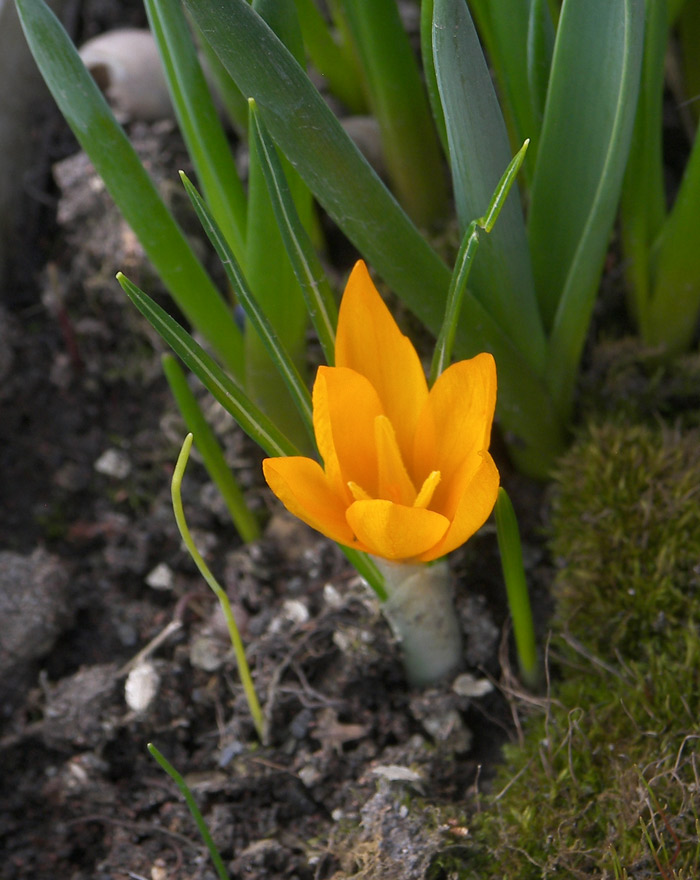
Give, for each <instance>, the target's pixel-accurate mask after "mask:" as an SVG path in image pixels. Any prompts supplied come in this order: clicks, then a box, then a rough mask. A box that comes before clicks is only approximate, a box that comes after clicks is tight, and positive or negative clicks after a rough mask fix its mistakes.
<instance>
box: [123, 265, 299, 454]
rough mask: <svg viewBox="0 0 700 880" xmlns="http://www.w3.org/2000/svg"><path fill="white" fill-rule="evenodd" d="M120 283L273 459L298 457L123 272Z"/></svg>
mask: <svg viewBox="0 0 700 880" xmlns="http://www.w3.org/2000/svg"><path fill="white" fill-rule="evenodd" d="M117 280H118V281H119V283H120V284H121V286H122V288H123V289H124V292H125V293H126V295H127V296H128V297H129V299H130V300H131V301H132V302H133V303H134V305H135V306H136V308H137V309H138V310H139V311H140V312H141V314H142V315H143V316H144V317H145V318H147V319H148V321H149V323H150V324H151V325H152V326H153V328H154V329H155V330H156V332H157V333H158V334H159V335H160V336H161V337H162V338H163V340H164V341H165V342H166V343H167V344H168V345H169V346H170V347H171V348H172V350H173V351H174V352H175V354H176V355H177V356H178V357H179V358H180V360H181V361H182V362H183V363H184V364H185V366H187V367H189V369H190V370H192V372H193V373H194V374H195V376H197V378H198V379H199V380H200V381H201V382H202V384H203V385H204V387H205V388H207V390H208V391H209V392H210V393H211V394H212V395H213V396H214V397H215V398H216V399H217V400H218V401H219V403H220V404H221V405H222V406H223V407H224V409H225V410H226V411H227V412H228V413H230V414H231V415H232V416H233V418H234V419H235V420H236V421H237V422H238V424H239V425H240V426H241V428H243V430H244V431H245V432H246V434H247V435H248V436H249V437H250V438H251V439H252V440H254V441H255V443H257V444H258V446H260V447H261V448H262V449H264V450H265V452H266V453H267V454H268V455H272V456H275V455H298V454H299V451H298V449H297V448H296V447H295V446H294V444H293V443H291V442H290V441H289V440H288V439H287V438H286V437H285V436H284V435H283V434H282V433H281V432H280V431H279V430H278V428H277V426H276V425H275V424H274V423H273V422H272V421H270V419H269V418H268V417H267V416H266V415H265V414H264V413H263V412H261V411H260V410H259V409H258V407H257V406H255V404H254V403H253V402H252V401H251V400H250V398H249V397H248V396H247V395H246V394H245V392H244V391H243V390H242V389H241V388H240V386H239V385H237V384H236V382H235V381H234V380H233V379H232V378H231V377H230V376H228V375H227V374H226V373H225V372H224V371H223V370H222V369H221V367H220V366H219V365H218V364H217V363H216V361H215V360H214V359H213V358H212V357H211V355H208V354H207V353H206V351H204V349H203V348H202V347H201V346H200V345H197V343H196V342H195V341H194V339H192V337H191V336H190V335H189V333H187V332H186V331H185V330H183V329H182V327H180V325H179V324H178V323H177V321H175V320H173V318H171V317H170V315H169V314H168V313H167V312H166V311H165V310H164V309H161V307H160V306H159V305H157V304H156V303H155V302H153V300H152V299H151V298H150V297H149V296H147V295H146V294H145V293H144V292H143V291H142V290H139V288H138V287H137V286H136V285H135V284H133V282H131V281H129V279H128V278H127V277H126V276H125V275H123V274H122V273H121V272H120V273H119V274H118V275H117Z"/></svg>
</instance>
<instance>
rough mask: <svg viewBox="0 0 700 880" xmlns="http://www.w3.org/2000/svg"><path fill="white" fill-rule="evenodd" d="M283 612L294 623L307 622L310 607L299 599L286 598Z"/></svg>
mask: <svg viewBox="0 0 700 880" xmlns="http://www.w3.org/2000/svg"><path fill="white" fill-rule="evenodd" d="M282 614H284V616H285V617H286V618H287V620H291V621H292V623H306V621H307V620H308V619H309V616H310V615H309V609H308V608H307V607H306V605H304V603H303V602H300V601H299V599H285V601H284V602H283V603H282Z"/></svg>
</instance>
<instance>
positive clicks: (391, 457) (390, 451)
mask: <svg viewBox="0 0 700 880" xmlns="http://www.w3.org/2000/svg"><path fill="white" fill-rule="evenodd" d="M374 440H375V446H376V451H377V486H376V494H375V495H372V494H371V493H370V492H368V491H367V490H366V489H365V488H364V487H362V486H360V485H358V484H357V483H355V482H354V481H352V480H349V481H348V488H349V489H350V492H351V493H352V497H353V498H354V499H355V501H371V500H373V499H382V500H384V501H393V502H394V504H402V505H404V506H405V507H421V508H427V507H428V506H429V505H430V502H431V501H432V498H433V494H434V492H435V489H436V487H437V485H438V483H439V482H440V471H432V472H431V473H430V474H429V475H428V476H427V477H426V479H425V480H424V481H423V485H422V486H421V488H420V491H419V492H416V488H415V486H414V485H413V481H412V480H411V477H410V476H409V474H408V471H407V470H406V466H405V464H404V462H403V457H402V455H401V450H400V449H399V445H398V443H397V442H396V433H395V431H394V427H393V425H392V424H391V422H390V421H389V419H388V418H387V417H386V416H384V415H380V416H377V417H376V418H375V420H374Z"/></svg>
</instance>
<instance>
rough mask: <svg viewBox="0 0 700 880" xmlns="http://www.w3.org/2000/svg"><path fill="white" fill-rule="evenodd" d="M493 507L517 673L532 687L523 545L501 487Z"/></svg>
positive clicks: (534, 670) (534, 672)
mask: <svg viewBox="0 0 700 880" xmlns="http://www.w3.org/2000/svg"><path fill="white" fill-rule="evenodd" d="M495 511H496V531H497V533H498V549H499V551H500V554H501V565H502V567H503V578H504V580H505V583H506V592H507V594H508V607H509V608H510V615H511V617H512V619H513V634H514V636H515V647H516V651H517V654H518V664H519V666H520V674H521V675H522V677H523V681H524V682H525V683H526V684H527V685H528V687H535V686H536V685H537V681H538V662H537V647H536V643H535V629H534V625H533V622H532V609H531V607H530V597H529V596H528V592H527V581H526V579H525V568H524V566H523V548H522V544H521V542H520V530H519V528H518V521H517V519H516V516H515V511H514V510H513V505H512V503H511V500H510V498H509V497H508V493H507V492H506V490H505V489H503V488H502V487H501V488H500V489H499V490H498V500H497V501H496V508H495Z"/></svg>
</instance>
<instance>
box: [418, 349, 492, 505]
mask: <svg viewBox="0 0 700 880" xmlns="http://www.w3.org/2000/svg"><path fill="white" fill-rule="evenodd" d="M495 406H496V364H495V362H494V359H493V357H492V356H491V355H490V354H486V353H484V354H479V355H477V356H476V357H474V358H471V359H470V360H467V361H459V362H458V363H456V364H452V366H450V367H448V368H447V369H446V370H445V372H444V373H442V374H441V375H440V376H439V377H438V379H437V381H436V382H435V385H434V386H433V387H432V388H431V390H430V395H429V396H428V400H427V402H426V404H425V406H424V408H423V410H422V412H421V414H420V417H419V419H418V424H417V426H416V436H415V446H414V459H413V471H412V472H413V473H414V474H415V475H420V478H421V479H424V477H425V475H427V474H429V473H430V472H431V471H433V470H439V471H440V473H441V474H442V481H441V483H440V486H439V488H438V490H437V492H436V495H435V499H434V501H433V503H432V505H431V506H432V507H433V508H434V509H435V510H441V509H442V499H444V497H445V495H446V493H447V492H448V491H449V488H450V482H451V480H452V478H453V475H454V474H456V472H457V471H458V470H459V469H460V468H461V466H462V463H463V462H464V460H465V459H466V458H467V457H469V456H470V455H474V454H475V453H478V452H481V451H482V450H484V449H488V445H489V441H490V439H491V424H492V422H493V413H494V409H495ZM477 464H478V462H475V467H476V465H477ZM409 469H410V466H409Z"/></svg>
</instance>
